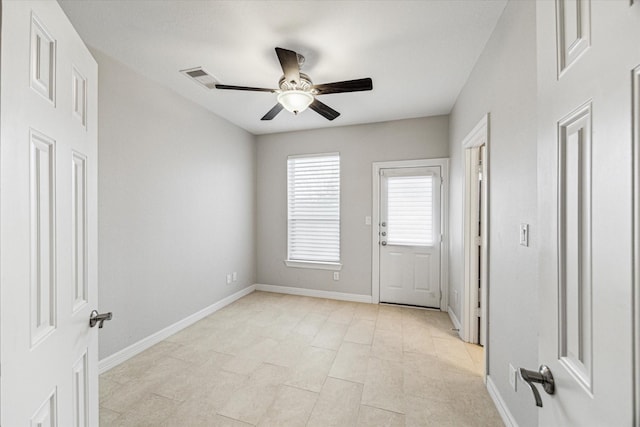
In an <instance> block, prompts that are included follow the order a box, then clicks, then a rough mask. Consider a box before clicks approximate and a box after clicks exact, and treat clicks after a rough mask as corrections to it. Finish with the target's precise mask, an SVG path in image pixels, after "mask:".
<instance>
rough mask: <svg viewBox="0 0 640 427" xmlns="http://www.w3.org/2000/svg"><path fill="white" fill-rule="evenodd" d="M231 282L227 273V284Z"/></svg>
mask: <svg viewBox="0 0 640 427" xmlns="http://www.w3.org/2000/svg"><path fill="white" fill-rule="evenodd" d="M229 284H231V274H227V285H229Z"/></svg>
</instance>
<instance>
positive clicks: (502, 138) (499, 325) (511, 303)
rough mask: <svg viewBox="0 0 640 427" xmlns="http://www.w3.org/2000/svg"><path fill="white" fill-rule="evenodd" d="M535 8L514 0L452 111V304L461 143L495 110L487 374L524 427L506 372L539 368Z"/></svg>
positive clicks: (531, 420) (459, 262)
mask: <svg viewBox="0 0 640 427" xmlns="http://www.w3.org/2000/svg"><path fill="white" fill-rule="evenodd" d="M535 8H536V5H535V2H525V1H511V2H509V4H508V5H507V7H506V9H505V11H504V13H503V15H502V17H501V19H500V21H499V22H498V25H497V27H496V29H495V31H494V33H493V35H492V37H491V39H490V40H489V42H488V43H487V46H486V47H485V50H484V52H483V53H482V55H481V57H480V58H479V60H478V62H477V64H476V66H475V68H474V70H473V72H472V74H471V75H470V77H469V80H468V81H467V83H466V85H465V87H464V89H463V90H462V92H461V93H460V95H459V97H458V100H457V102H456V104H455V107H454V108H453V111H452V113H451V116H450V135H451V146H450V155H451V193H450V202H449V203H450V229H451V233H450V237H451V239H450V248H451V257H450V271H449V282H450V299H449V301H450V303H453V298H451V295H452V292H453V290H454V289H457V290H458V292H459V294H460V295H463V266H464V257H463V246H462V223H463V211H462V204H463V193H462V191H463V178H464V169H463V159H464V156H463V154H464V153H463V151H462V147H461V143H462V140H463V139H464V138H465V136H466V135H467V133H468V132H469V131H471V129H472V128H473V127H474V126H475V124H476V123H477V122H478V121H479V120H480V119H481V118H482V116H483V115H484V114H486V113H490V119H489V129H490V130H489V133H490V142H489V157H490V163H489V177H490V189H489V192H490V195H489V197H490V202H489V209H490V214H489V216H490V227H491V229H490V232H489V245H490V252H491V256H490V266H489V292H490V295H489V341H490V347H489V348H490V354H489V361H490V364H489V374H490V376H491V379H492V380H493V382H494V383H495V384H496V386H497V388H498V390H499V392H500V394H501V395H502V397H503V398H504V400H505V402H506V403H507V405H508V406H509V409H510V411H511V412H512V414H513V415H514V416H515V418H516V420H517V422H518V423H519V424H520V425H521V426H534V425H537V410H536V408H535V406H534V405H533V396H532V395H531V391H530V390H528V389H527V388H526V387H525V386H524V385H523V384H520V390H519V392H518V393H515V392H513V391H512V389H511V388H510V386H509V381H508V375H507V374H508V364H509V362H511V363H512V364H513V365H514V366H515V367H519V366H522V367H530V368H531V369H533V368H535V367H537V366H538V365H537V362H538V337H537V333H538V319H537V313H538V298H537V287H538V283H537V267H538V263H537V254H536V252H537V241H536V219H537V213H536V211H537V210H536V209H537V208H536V207H537V204H536V21H535V16H536V10H535ZM550 31H553V29H550ZM520 223H528V224H530V236H531V237H530V246H529V247H523V246H520V245H519V234H518V227H519V224H520ZM460 303H461V304H462V301H461V302H460ZM461 304H460V305H461ZM460 305H459V306H454V307H452V308H453V309H454V311H455V314H456V316H458V318H459V319H461V313H460Z"/></svg>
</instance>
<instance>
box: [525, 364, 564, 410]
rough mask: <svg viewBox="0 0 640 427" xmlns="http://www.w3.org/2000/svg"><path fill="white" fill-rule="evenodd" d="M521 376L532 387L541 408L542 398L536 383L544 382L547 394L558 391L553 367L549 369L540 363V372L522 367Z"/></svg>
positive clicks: (543, 385) (543, 386) (537, 403)
mask: <svg viewBox="0 0 640 427" xmlns="http://www.w3.org/2000/svg"><path fill="white" fill-rule="evenodd" d="M520 376H521V377H522V379H523V380H524V381H525V382H526V383H527V384H528V385H529V387H530V388H531V391H532V392H533V397H534V399H535V400H536V406H537V407H539V408H542V398H541V397H540V393H539V392H538V389H537V388H536V386H535V385H534V383H538V384H542V388H543V389H544V391H546V392H547V394H554V393H555V392H556V384H555V381H554V380H553V375H552V374H551V369H549V367H548V366H547V365H540V368H539V369H538V372H536V371H529V370H527V369H524V368H520Z"/></svg>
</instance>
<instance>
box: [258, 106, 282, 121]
mask: <svg viewBox="0 0 640 427" xmlns="http://www.w3.org/2000/svg"><path fill="white" fill-rule="evenodd" d="M283 108H284V107H283V106H282V104H280V103H279V102H278V103H277V104H276V105H274V106H273V108H272V109H271V110H269V112H268V113H267V114H265V115H264V116H262V118H261V119H260V120H271V119H273V118H274V117H275V116H277V115H278V113H279V112H280V111H282V109H283Z"/></svg>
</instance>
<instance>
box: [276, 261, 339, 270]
mask: <svg viewBox="0 0 640 427" xmlns="http://www.w3.org/2000/svg"><path fill="white" fill-rule="evenodd" d="M284 263H285V265H286V266H287V267H293V268H311V269H314V270H332V271H340V270H342V264H341V263H339V262H317V261H293V260H290V259H286V260H285V261H284Z"/></svg>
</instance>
